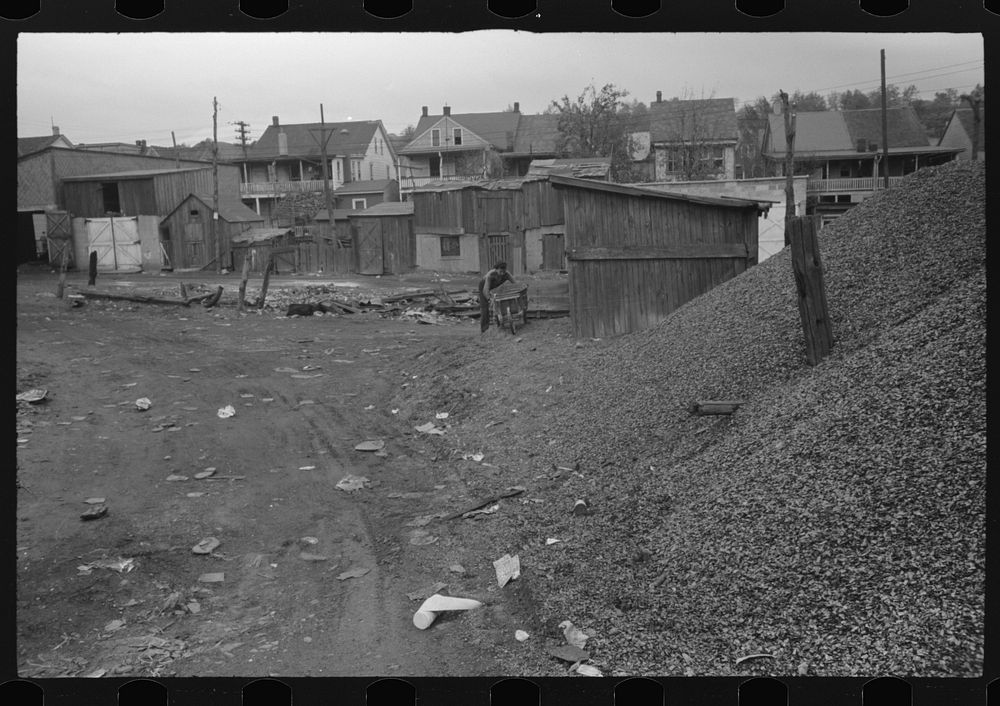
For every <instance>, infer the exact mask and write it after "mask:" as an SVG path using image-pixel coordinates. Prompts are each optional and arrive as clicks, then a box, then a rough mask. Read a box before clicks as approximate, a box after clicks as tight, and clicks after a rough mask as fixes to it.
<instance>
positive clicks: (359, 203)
mask: <svg viewBox="0 0 1000 706" xmlns="http://www.w3.org/2000/svg"><path fill="white" fill-rule="evenodd" d="M351 208H353V209H354V210H355V211H363V210H365V209H366V208H368V199H351Z"/></svg>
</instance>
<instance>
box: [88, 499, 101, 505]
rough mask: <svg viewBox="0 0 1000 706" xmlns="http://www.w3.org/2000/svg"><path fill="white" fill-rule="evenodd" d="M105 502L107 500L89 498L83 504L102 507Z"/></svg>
mask: <svg viewBox="0 0 1000 706" xmlns="http://www.w3.org/2000/svg"><path fill="white" fill-rule="evenodd" d="M104 501H105V498H87V499H86V500H84V501H83V502H85V503H87V504H88V505H100V504H101V503H103V502H104Z"/></svg>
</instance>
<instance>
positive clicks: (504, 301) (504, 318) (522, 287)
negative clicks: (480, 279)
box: [490, 282, 528, 333]
mask: <svg viewBox="0 0 1000 706" xmlns="http://www.w3.org/2000/svg"><path fill="white" fill-rule="evenodd" d="M490 316H492V317H493V320H494V321H495V322H496V325H497V327H498V328H506V329H508V330H509V331H510V332H511V333H517V327H518V325H521V326H523V325H524V324H525V323H527V320H528V285H526V284H514V283H512V282H504V283H503V284H502V285H500V286H499V287H497V288H496V289H494V290H493V291H492V292H490Z"/></svg>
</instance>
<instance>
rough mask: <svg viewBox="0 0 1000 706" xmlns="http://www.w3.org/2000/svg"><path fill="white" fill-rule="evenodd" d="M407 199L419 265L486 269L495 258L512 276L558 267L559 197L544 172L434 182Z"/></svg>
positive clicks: (560, 241) (560, 237)
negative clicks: (468, 180)
mask: <svg viewBox="0 0 1000 706" xmlns="http://www.w3.org/2000/svg"><path fill="white" fill-rule="evenodd" d="M410 198H411V199H412V201H413V227H414V231H415V233H416V240H417V266H418V267H420V268H422V269H434V270H444V271H448V272H469V271H478V272H485V271H486V270H488V269H489V268H490V267H492V266H493V264H494V263H496V262H499V261H504V262H506V263H507V267H508V269H509V270H510V272H511V273H512V274H514V275H518V274H523V273H525V272H529V271H535V270H540V269H562V262H563V222H564V219H563V207H562V195H561V194H560V193H559V192H557V191H556V190H555V189H553V188H552V186H551V184H550V182H549V180H548V178H547V177H545V176H536V177H522V178H518V179H502V180H497V181H477V182H456V181H442V182H432V183H430V184H427V185H426V186H423V187H421V188H419V189H416V190H415V191H414V192H413V193H412V195H411V197H410Z"/></svg>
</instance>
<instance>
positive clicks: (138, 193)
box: [62, 167, 239, 218]
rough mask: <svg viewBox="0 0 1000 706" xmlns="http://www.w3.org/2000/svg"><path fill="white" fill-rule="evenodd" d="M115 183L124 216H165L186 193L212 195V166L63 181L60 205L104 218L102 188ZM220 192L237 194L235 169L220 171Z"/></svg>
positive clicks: (82, 214) (237, 179) (74, 213)
mask: <svg viewBox="0 0 1000 706" xmlns="http://www.w3.org/2000/svg"><path fill="white" fill-rule="evenodd" d="M105 183H117V184H118V199H119V205H120V207H121V213H122V214H123V215H126V216H139V215H142V216H166V215H167V214H169V213H170V212H171V211H172V210H174V209H175V208H176V207H177V205H178V204H180V202H181V201H183V200H184V199H185V198H187V196H188V195H189V194H192V193H196V194H212V193H213V191H214V188H215V186H214V180H213V177H212V169H211V167H209V168H207V169H198V170H195V171H184V170H181V171H178V172H173V173H171V172H164V173H162V174H155V175H151V176H149V177H144V178H138V179H135V178H129V179H122V178H115V177H114V176H108V177H94V179H93V180H90V179H88V180H86V181H66V182H63V185H62V191H63V202H64V203H65V204H66V210H67V211H69V212H70V213H72V214H73V215H74V216H80V217H84V218H103V217H104V216H105V215H106V214H105V212H104V200H103V195H102V192H101V185H102V184H105ZM219 193H220V194H232V195H236V196H237V197H238V194H239V172H238V171H237V170H236V168H235V167H228V168H226V169H223V168H221V167H220V169H219Z"/></svg>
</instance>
